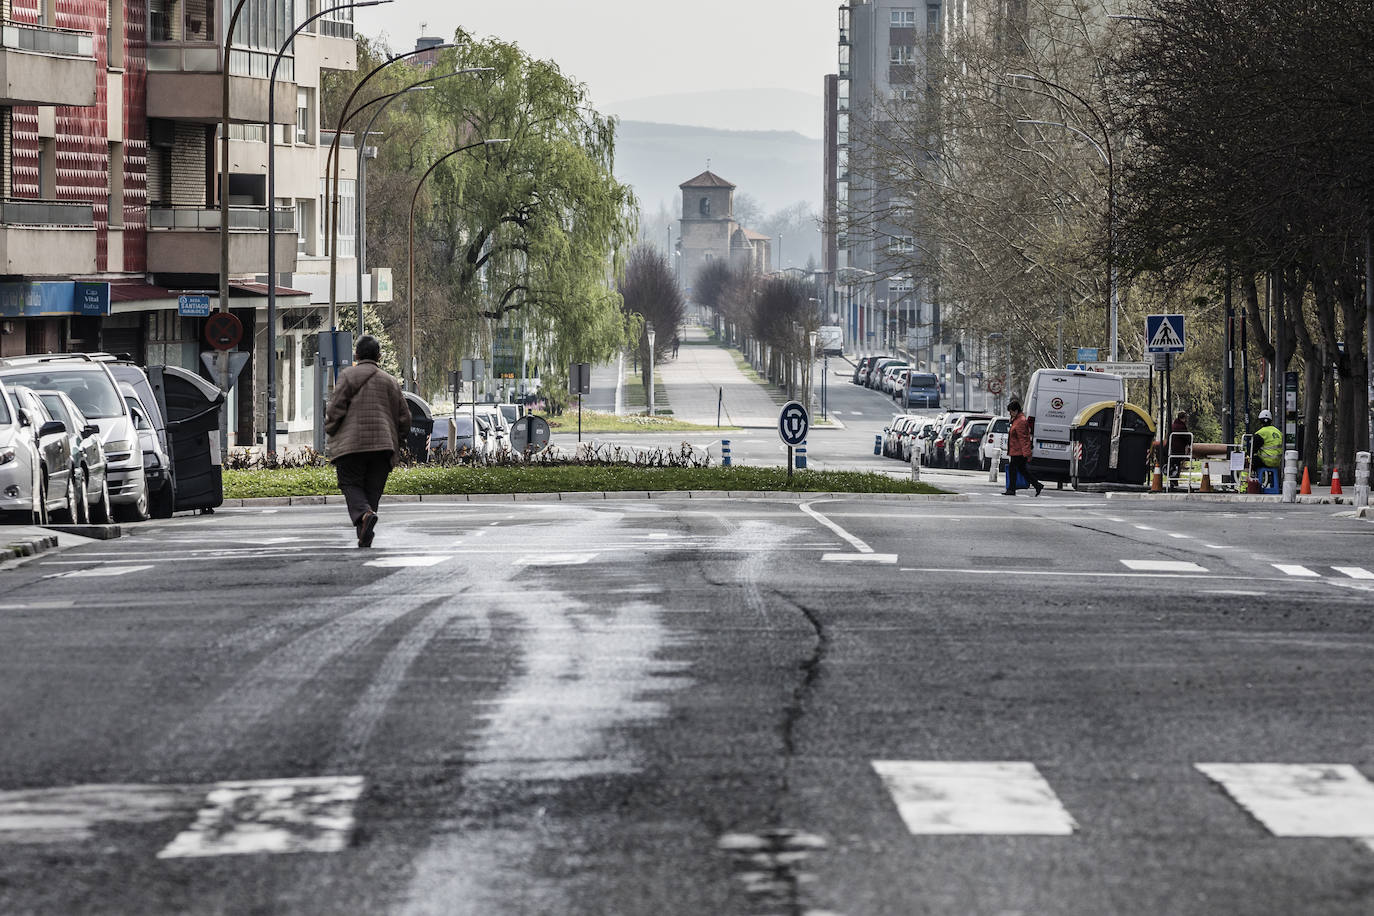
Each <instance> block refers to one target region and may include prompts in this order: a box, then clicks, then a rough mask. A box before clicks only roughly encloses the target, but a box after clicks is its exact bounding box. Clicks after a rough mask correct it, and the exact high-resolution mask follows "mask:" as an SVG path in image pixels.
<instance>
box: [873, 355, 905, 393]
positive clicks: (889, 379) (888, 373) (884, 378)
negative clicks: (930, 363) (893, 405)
mask: <svg viewBox="0 0 1374 916" xmlns="http://www.w3.org/2000/svg"><path fill="white" fill-rule="evenodd" d="M907 368H908V367H907V364H906V362H905V361H903V360H898V361H896V362H891V363H888V364H887V365H885V366H883V371H882V374H881V375H880V376H879V378H878V384H877V385H876V386H875V387H877V389H878V390H879V391H881V392H883V393H884V394H891V393H892V392H893V391H894V390H895V389H896V387H897V374H898V373H899V372H900V373H905V372H906V371H907Z"/></svg>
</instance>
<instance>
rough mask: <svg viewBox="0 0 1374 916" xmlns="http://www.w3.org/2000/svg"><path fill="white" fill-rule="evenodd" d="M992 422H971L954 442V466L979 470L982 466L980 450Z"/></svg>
mask: <svg viewBox="0 0 1374 916" xmlns="http://www.w3.org/2000/svg"><path fill="white" fill-rule="evenodd" d="M991 422H992V421H991V420H970V421H969V422H968V423H967V424H966V425H965V426H964V428H963V429H962V430H961V431H960V433H959V437H958V438H957V439H955V440H954V466H955V467H956V468H977V467H981V466H982V461H981V460H980V459H979V457H978V454H979V448H980V447H981V446H982V444H983V434H984V433H986V432H987V431H988V424H989V423H991Z"/></svg>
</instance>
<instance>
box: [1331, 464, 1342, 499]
mask: <svg viewBox="0 0 1374 916" xmlns="http://www.w3.org/2000/svg"><path fill="white" fill-rule="evenodd" d="M1344 493H1345V491H1344V490H1342V489H1341V469H1340V468H1332V469H1331V495H1332V496H1341V495H1343V494H1344Z"/></svg>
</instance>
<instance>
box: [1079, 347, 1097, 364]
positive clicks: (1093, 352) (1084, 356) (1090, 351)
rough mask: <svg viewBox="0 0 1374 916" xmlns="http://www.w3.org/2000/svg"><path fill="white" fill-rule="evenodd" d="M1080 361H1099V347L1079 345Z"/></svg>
mask: <svg viewBox="0 0 1374 916" xmlns="http://www.w3.org/2000/svg"><path fill="white" fill-rule="evenodd" d="M1078 361H1079V362H1080V363H1095V362H1097V347H1079V348H1078Z"/></svg>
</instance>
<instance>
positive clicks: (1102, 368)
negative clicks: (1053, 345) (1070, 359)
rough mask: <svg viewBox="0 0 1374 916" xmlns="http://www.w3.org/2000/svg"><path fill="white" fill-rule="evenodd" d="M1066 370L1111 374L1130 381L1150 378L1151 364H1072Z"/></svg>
mask: <svg viewBox="0 0 1374 916" xmlns="http://www.w3.org/2000/svg"><path fill="white" fill-rule="evenodd" d="M1066 368H1068V369H1070V370H1072V371H1074V372H1110V373H1111V374H1112V375H1119V376H1121V377H1122V378H1128V379H1129V378H1149V377H1150V363H1112V362H1097V363H1070V364H1069V365H1068V366H1067V367H1066Z"/></svg>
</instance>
